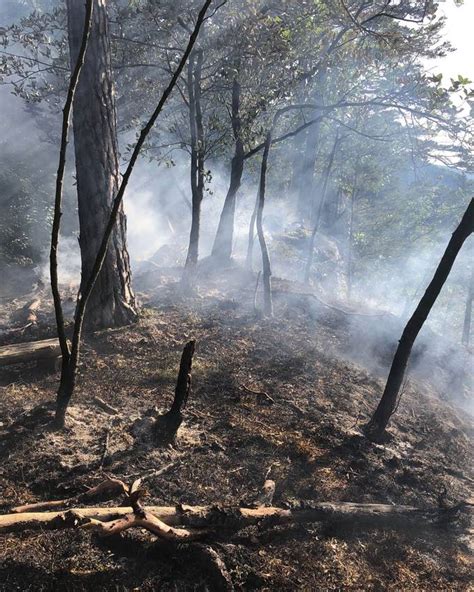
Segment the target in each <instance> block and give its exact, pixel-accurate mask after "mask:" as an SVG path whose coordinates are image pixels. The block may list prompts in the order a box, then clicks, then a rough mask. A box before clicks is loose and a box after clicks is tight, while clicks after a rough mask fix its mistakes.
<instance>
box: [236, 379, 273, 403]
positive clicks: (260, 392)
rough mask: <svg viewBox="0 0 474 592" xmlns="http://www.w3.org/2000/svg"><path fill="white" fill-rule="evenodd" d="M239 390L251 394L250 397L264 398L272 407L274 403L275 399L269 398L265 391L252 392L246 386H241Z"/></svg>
mask: <svg viewBox="0 0 474 592" xmlns="http://www.w3.org/2000/svg"><path fill="white" fill-rule="evenodd" d="M240 388H242V389H243V390H244V391H247V392H248V393H252V395H258V396H259V397H264V398H265V399H266V400H267V401H269V402H270V403H271V404H272V405H273V403H274V402H275V399H274V398H273V397H271V396H270V395H269V394H268V393H266V392H265V391H254V390H253V389H251V388H249V387H248V386H245V384H241V385H240Z"/></svg>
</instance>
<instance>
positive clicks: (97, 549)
mask: <svg viewBox="0 0 474 592" xmlns="http://www.w3.org/2000/svg"><path fill="white" fill-rule="evenodd" d="M174 279H175V278H174V277H173V275H172V274H168V275H167V276H164V275H162V274H160V273H158V272H156V273H151V272H150V273H148V274H146V275H144V276H142V277H141V278H138V281H137V283H138V285H139V289H140V290H141V294H140V296H141V300H142V302H143V305H144V307H143V312H142V316H141V319H140V321H139V322H138V323H137V324H136V325H134V326H132V327H126V328H122V329H115V330H106V331H102V332H99V333H96V334H93V335H89V336H87V338H86V340H85V343H84V350H83V351H84V354H83V358H82V366H81V371H80V379H79V385H78V389H77V392H76V394H75V397H74V400H73V401H72V405H71V407H70V410H69V413H68V417H67V427H66V429H65V430H64V431H62V432H55V431H53V430H52V429H51V427H50V420H51V416H52V400H53V399H54V394H55V389H56V387H57V382H58V376H57V375H56V374H51V373H48V372H47V371H45V370H44V369H42V368H38V367H35V366H32V367H25V366H23V367H10V368H3V369H2V370H1V372H0V387H1V397H0V460H1V462H0V495H1V511H2V513H7V512H8V509H9V508H10V507H12V506H14V505H17V504H20V503H21V504H23V503H28V502H34V501H40V500H48V499H61V498H63V497H65V496H70V495H74V494H77V493H80V492H83V491H85V489H86V488H87V487H88V486H92V485H95V484H97V483H98V482H99V481H100V480H101V479H102V478H103V473H104V472H106V473H107V474H109V475H114V476H117V477H119V478H121V479H123V480H125V481H126V482H131V481H133V479H135V478H137V477H143V478H144V483H145V485H146V489H147V491H148V496H147V499H146V503H147V504H150V505H174V504H177V503H186V504H196V505H203V504H226V505H239V504H240V505H245V504H246V503H249V500H252V499H253V498H254V497H255V495H256V494H257V493H258V491H259V490H260V488H261V486H262V484H263V482H264V480H265V478H266V477H267V476H269V477H270V478H271V479H273V480H274V481H275V482H276V494H275V498H274V502H273V503H274V505H278V506H288V505H291V504H294V503H296V502H297V501H301V500H309V501H331V500H334V501H353V502H379V503H394V504H409V505H414V506H418V507H436V506H438V505H439V504H443V505H455V504H456V503H459V502H461V501H463V500H467V499H468V498H470V497H471V496H472V484H473V482H474V481H473V475H472V472H470V471H471V465H472V445H471V443H472V423H471V421H470V418H469V416H468V415H467V414H466V413H464V412H461V411H460V410H459V409H457V408H456V407H455V406H454V405H452V404H449V403H447V402H446V400H445V399H446V393H437V392H436V391H435V390H434V389H433V388H432V387H431V386H430V385H429V384H428V383H427V382H423V381H421V382H417V381H416V380H415V379H410V381H409V382H408V384H407V385H406V386H405V391H404V393H403V399H402V401H401V403H400V406H399V409H398V411H397V414H396V416H395V417H394V418H393V421H392V424H391V429H390V433H391V439H390V441H389V442H387V443H386V444H383V445H376V444H372V443H369V442H367V441H366V440H365V439H364V438H363V437H362V436H361V434H360V431H359V429H360V426H361V425H362V424H363V423H364V422H365V421H367V419H368V418H369V414H370V412H371V411H372V410H373V409H374V406H375V404H376V402H377V400H378V398H379V397H380V395H381V392H382V389H383V372H384V355H385V354H384V355H382V354H381V356H380V357H381V360H380V364H379V365H380V368H381V372H380V373H379V372H377V371H376V370H375V369H374V368H371V369H370V371H369V370H368V369H367V368H366V367H364V366H363V365H362V364H357V363H355V362H354V361H350V360H349V359H348V356H347V352H348V349H350V348H348V344H351V348H352V347H353V344H354V342H355V340H356V339H357V338H360V335H355V334H354V325H353V324H351V325H349V324H348V323H347V322H346V320H345V319H346V316H347V315H346V314H343V313H340V312H338V311H335V310H333V309H329V308H327V307H324V306H322V305H321V304H318V303H310V302H308V301H307V299H305V297H303V296H302V297H301V298H299V297H296V296H294V295H291V294H289V293H288V292H291V291H292V290H296V291H297V288H295V286H290V285H288V284H287V283H285V282H278V281H277V280H276V281H275V284H274V285H275V295H276V300H275V318H274V319H272V320H264V319H261V318H258V315H257V318H256V315H255V311H254V308H253V292H254V286H255V281H254V279H253V278H248V277H246V278H245V277H244V276H242V275H239V274H235V279H234V282H233V283H232V284H231V285H227V286H226V287H225V289H224V288H223V287H222V285H220V284H219V282H217V281H216V280H213V279H212V278H210V277H203V278H201V280H200V285H199V288H198V291H197V293H196V294H194V295H193V296H192V297H187V298H185V297H183V296H181V295H180V293H179V291H178V289H177V286H176V283H175V281H174ZM364 314H365V313H364ZM5 315H6V313H5ZM356 316H357V315H356ZM50 335H54V332H53V328H52V325H51V316H50V314H49V313H47V312H45V313H44V316H43V317H42V316H41V315H40V317H39V323H38V326H37V327H30V328H29V329H27V330H25V331H24V332H23V333H22V332H18V331H17V332H15V333H9V334H7V333H4V334H3V335H2V337H1V339H2V342H3V343H6V342H8V341H12V340H18V341H21V340H26V339H33V338H38V337H46V336H50ZM394 337H395V339H396V338H397V337H398V336H394ZM190 338H195V339H196V340H197V346H196V354H195V359H194V365H193V391H192V395H191V398H190V400H189V403H188V407H187V409H186V411H185V422H184V424H183V425H182V427H181V428H180V431H179V434H178V439H177V442H176V444H175V445H174V446H169V447H165V448H158V447H156V446H154V445H153V444H152V442H151V441H150V439H149V437H148V436H149V432H150V427H151V423H152V421H153V417H154V416H155V415H156V414H157V413H159V412H163V411H165V410H167V409H168V408H169V406H170V404H171V401H172V396H173V391H174V385H175V381H176V375H177V369H178V365H179V359H180V354H181V351H182V347H183V345H184V343H185V342H186V341H187V340H188V339H190ZM361 348H362V344H361ZM379 353H380V352H379ZM385 363H386V360H385ZM244 387H247V389H250V390H253V391H256V392H265V393H267V394H268V395H269V396H270V397H271V399H272V400H273V401H270V400H269V399H268V398H267V397H265V396H262V395H258V394H255V393H252V392H250V391H249V390H246V389H245V388H244ZM97 396H99V397H101V398H102V399H104V400H106V401H107V402H108V403H109V404H110V405H112V406H114V407H116V408H117V409H118V410H119V413H118V414H117V415H110V414H108V413H106V412H105V411H103V410H102V409H101V408H100V407H98V406H97V404H96V403H95V402H94V397H97ZM104 453H105V454H104ZM111 503H112V502H111ZM208 544H209V545H210V546H211V547H212V548H213V549H214V550H215V551H216V552H217V553H218V554H219V555H220V557H221V559H222V560H223V561H224V563H225V565H226V567H227V570H228V572H229V574H230V576H231V578H232V582H233V586H234V587H235V589H236V590H262V591H264V590H268V591H270V590H272V591H274V590H288V591H289V590H292V591H294V590H305V591H339V590H360V591H385V590H389V591H397V592H398V591H427V592H428V591H429V592H432V591H448V590H453V591H454V590H456V591H464V590H466V591H467V590H469V589H472V588H470V582H471V578H472V558H471V556H470V554H469V546H468V541H467V539H466V537H465V536H464V535H462V534H460V532H459V531H458V530H456V529H454V528H450V527H442V526H439V527H437V528H434V529H433V528H427V530H426V532H423V531H421V530H420V531H416V532H413V531H409V532H408V531H407V532H401V531H395V530H391V529H378V530H370V531H369V530H367V531H364V530H360V531H359V530H357V529H351V530H343V531H335V530H334V529H333V530H331V529H329V528H328V527H324V528H323V527H322V526H321V525H318V524H307V525H293V526H288V525H286V526H275V525H272V524H268V523H264V524H262V525H260V526H252V527H248V528H246V529H244V530H242V531H240V532H239V533H238V534H236V535H234V536H233V537H231V538H229V539H228V540H220V541H217V542H214V541H210V542H209V543H208ZM208 563H209V562H208V561H207V559H206V554H205V553H204V552H203V549H202V546H199V545H197V544H188V545H179V546H175V545H171V544H163V543H158V542H156V540H155V538H154V537H153V536H152V535H150V534H149V533H146V532H144V531H138V530H135V531H128V532H127V533H124V534H123V535H120V536H118V537H111V538H102V539H101V538H99V537H97V536H95V535H91V534H90V533H88V532H86V531H83V530H77V529H69V530H61V531H30V532H29V531H23V532H19V533H12V534H6V535H2V536H1V537H0V589H1V590H8V591H10V590H35V591H39V590H74V591H76V590H77V591H79V590H114V591H129V590H130V591H131V590H140V591H152V590H153V591H155V590H163V591H168V590H170V591H184V590H186V591H191V590H202V591H204V590H219V589H221V588H220V586H219V584H218V583H216V582H215V581H214V578H213V573H212V566H211V565H210V564H208Z"/></svg>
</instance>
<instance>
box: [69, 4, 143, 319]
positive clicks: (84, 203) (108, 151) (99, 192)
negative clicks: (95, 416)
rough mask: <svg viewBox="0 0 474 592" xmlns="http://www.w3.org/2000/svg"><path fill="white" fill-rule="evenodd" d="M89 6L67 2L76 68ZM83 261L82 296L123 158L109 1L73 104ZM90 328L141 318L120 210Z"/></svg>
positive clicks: (98, 18) (95, 25)
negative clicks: (108, 11)
mask: <svg viewBox="0 0 474 592" xmlns="http://www.w3.org/2000/svg"><path fill="white" fill-rule="evenodd" d="M84 10H85V7H84V2H77V1H75V0H67V14H68V37H69V50H70V56H71V65H73V64H74V63H75V62H76V61H77V57H78V53H79V48H80V43H81V37H82V23H83V22H84ZM73 127H74V148H75V154H76V176H77V195H78V207H79V227H80V237H79V245H80V249H81V259H82V280H81V288H80V289H81V293H82V292H84V287H85V284H86V282H87V281H88V279H89V277H90V275H91V273H92V268H93V266H94V261H95V259H96V256H97V253H98V251H99V248H100V243H101V240H102V236H103V234H104V230H105V227H106V224H107V221H108V219H109V215H110V210H111V208H112V200H113V198H114V196H115V195H116V193H117V190H118V186H119V159H118V146H117V131H116V114H115V100H114V88H113V83H112V72H111V63H110V38H109V30H108V18H107V9H106V4H105V1H104V0H94V6H93V16H92V24H91V31H90V37H89V43H88V47H87V52H86V56H85V62H84V67H83V69H82V72H81V77H80V80H79V83H78V86H77V90H76V94H75V98H74V106H73ZM90 305H91V306H90V307H89V309H88V312H87V317H86V326H87V327H89V328H91V329H101V328H104V327H112V326H120V325H126V324H129V323H132V322H133V321H135V320H136V319H137V304H136V301H135V295H134V293H133V290H132V284H131V271H130V260H129V256H128V251H127V242H126V218H125V214H124V212H123V209H122V208H120V211H119V213H118V217H117V221H116V225H115V227H114V231H113V233H112V236H111V241H110V248H109V249H108V251H107V255H106V258H105V261H104V264H103V266H102V269H101V272H100V274H99V277H98V279H97V282H96V283H95V286H94V290H93V291H92V294H91V297H90Z"/></svg>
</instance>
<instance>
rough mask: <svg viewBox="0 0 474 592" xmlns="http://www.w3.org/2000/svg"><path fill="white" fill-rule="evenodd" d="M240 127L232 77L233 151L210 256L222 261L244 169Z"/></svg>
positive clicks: (236, 83) (231, 232)
mask: <svg viewBox="0 0 474 592" xmlns="http://www.w3.org/2000/svg"><path fill="white" fill-rule="evenodd" d="M241 127H242V123H241V119H240V84H239V81H238V80H237V78H234V82H233V85H232V131H233V134H234V140H235V152H234V157H233V158H232V163H231V170H230V185H229V190H228V191H227V195H226V198H225V201H224V207H223V208H222V213H221V217H220V220H219V225H218V227H217V232H216V238H215V239H214V245H213V247H212V256H213V257H216V258H218V259H220V260H222V261H228V260H229V259H230V258H231V256H232V243H233V240H234V218H235V201H236V196H237V191H238V190H239V187H240V183H241V181H242V173H243V170H244V144H243V142H242V138H241Z"/></svg>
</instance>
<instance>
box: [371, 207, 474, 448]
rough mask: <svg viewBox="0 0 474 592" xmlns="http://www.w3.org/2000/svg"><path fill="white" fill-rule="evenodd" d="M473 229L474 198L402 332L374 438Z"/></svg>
mask: <svg viewBox="0 0 474 592" xmlns="http://www.w3.org/2000/svg"><path fill="white" fill-rule="evenodd" d="M473 232H474V198H473V199H471V201H470V203H469V205H468V207H467V209H466V211H465V213H464V216H463V217H462V220H461V222H460V223H459V225H458V227H457V228H456V230H455V231H454V232H453V234H452V236H451V240H450V241H449V243H448V246H447V247H446V250H445V252H444V255H443V257H442V258H441V261H440V263H439V265H438V267H437V269H436V272H435V274H434V276H433V279H432V280H431V282H430V284H429V285H428V287H427V289H426V292H425V293H424V295H423V297H422V298H421V300H420V302H419V303H418V306H417V307H416V309H415V312H414V313H413V315H412V316H411V318H410V319H409V321H408V323H407V324H406V326H405V329H404V331H403V333H402V336H401V339H400V341H399V343H398V347H397V351H396V352H395V356H394V358H393V361H392V366H391V368H390V373H389V375H388V379H387V383H386V385H385V390H384V392H383V395H382V398H381V400H380V402H379V404H378V407H377V409H376V410H375V413H374V414H373V416H372V418H371V419H370V421H369V423H368V424H367V425H366V426H365V428H364V432H365V434H366V435H367V437H368V438H369V439H371V440H374V441H377V440H380V439H381V438H382V437H383V435H384V433H385V428H386V427H387V425H388V422H389V421H390V417H391V416H392V415H393V413H394V411H395V409H396V407H397V403H398V394H399V392H400V388H401V386H402V383H403V378H404V376H405V370H406V367H407V364H408V360H409V358H410V353H411V350H412V347H413V344H414V342H415V339H416V337H417V335H418V333H419V332H420V330H421V328H422V327H423V324H424V322H425V321H426V319H427V317H428V315H429V313H430V311H431V309H432V307H433V305H434V303H435V302H436V299H437V297H438V295H439V293H440V292H441V289H442V287H443V285H444V283H445V281H446V279H447V277H448V275H449V272H450V271H451V268H452V266H453V264H454V261H455V260H456V257H457V255H458V253H459V251H460V250H461V247H462V246H463V244H464V242H465V241H466V239H467V238H468V237H469V236H470V235H471V234H472V233H473Z"/></svg>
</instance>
